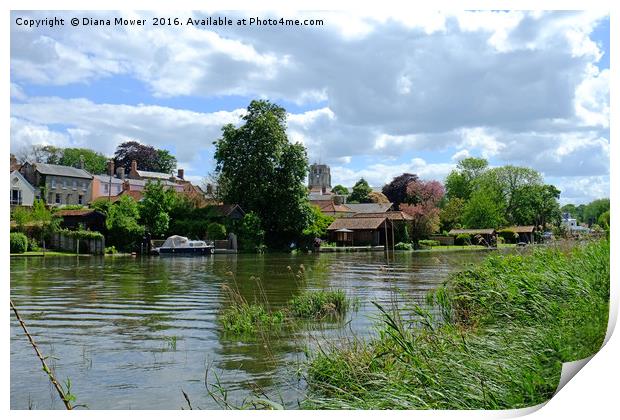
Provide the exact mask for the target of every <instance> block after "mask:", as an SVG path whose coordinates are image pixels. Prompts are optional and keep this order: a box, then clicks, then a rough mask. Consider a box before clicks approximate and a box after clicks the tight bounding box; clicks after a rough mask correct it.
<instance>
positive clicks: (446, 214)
mask: <svg viewBox="0 0 620 420" xmlns="http://www.w3.org/2000/svg"><path fill="white" fill-rule="evenodd" d="M464 207H465V200H464V199H462V198H458V197H454V198H450V199H449V200H448V202H447V203H446V204H445V206H444V207H443V208H442V209H441V212H440V213H439V220H440V223H441V230H442V231H443V230H447V231H450V230H452V229H458V228H460V227H461V226H462V223H463V209H464Z"/></svg>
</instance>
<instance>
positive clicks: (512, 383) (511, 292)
mask: <svg viewBox="0 0 620 420" xmlns="http://www.w3.org/2000/svg"><path fill="white" fill-rule="evenodd" d="M428 303H429V304H430V306H429V307H427V308H421V307H419V306H416V305H411V307H405V308H403V307H401V308H396V307H392V308H384V307H382V306H379V305H377V307H378V309H379V312H380V319H381V324H380V326H379V327H378V332H377V337H376V338H374V339H372V340H370V341H360V340H355V341H353V342H349V343H347V345H345V346H338V345H337V344H332V345H331V347H329V348H327V349H325V348H323V349H321V350H320V351H319V352H318V353H316V354H314V356H313V357H312V358H311V360H310V362H309V364H308V372H307V378H306V379H307V382H308V395H307V398H306V399H305V400H304V401H303V402H302V403H301V406H302V408H307V409H330V408H337V409H345V408H352V409H509V408H520V407H527V406H532V405H536V404H540V403H542V402H544V401H546V400H548V399H549V398H551V397H552V396H553V393H554V392H555V390H556V388H557V385H558V381H559V377H560V372H561V363H562V362H566V361H571V360H578V359H581V358H584V357H587V356H590V355H592V354H593V353H595V352H596V351H598V349H599V348H600V347H601V345H602V342H603V339H604V336H605V332H606V328H607V318H608V312H609V241H600V242H594V243H589V244H586V245H576V246H575V247H573V248H572V249H570V250H566V249H556V248H548V249H540V250H535V251H534V252H533V253H532V255H528V256H523V255H507V256H501V255H500V256H491V257H489V258H488V259H487V260H486V261H485V262H484V263H482V264H481V265H479V266H476V267H474V268H471V269H468V270H465V271H463V272H460V273H457V274H454V275H452V276H451V277H450V279H449V280H448V281H447V282H446V283H445V284H444V285H443V286H442V287H441V288H439V289H438V290H437V291H435V292H434V293H432V294H430V295H429V297H428Z"/></svg>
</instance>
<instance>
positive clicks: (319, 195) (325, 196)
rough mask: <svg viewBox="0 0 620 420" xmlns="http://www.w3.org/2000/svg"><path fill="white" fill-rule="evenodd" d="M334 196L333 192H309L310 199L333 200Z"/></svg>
mask: <svg viewBox="0 0 620 420" xmlns="http://www.w3.org/2000/svg"><path fill="white" fill-rule="evenodd" d="M333 198H334V195H333V194H322V193H320V192H318V193H316V192H311V193H309V194H308V200H310V201H331V200H332V199H333Z"/></svg>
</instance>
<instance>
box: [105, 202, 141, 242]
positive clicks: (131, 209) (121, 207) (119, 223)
mask: <svg viewBox="0 0 620 420" xmlns="http://www.w3.org/2000/svg"><path fill="white" fill-rule="evenodd" d="M139 217H140V211H139V206H138V203H136V202H135V200H134V199H133V198H131V197H128V196H122V197H121V198H120V199H119V200H118V201H117V202H116V203H115V204H113V205H112V206H110V207H109V210H108V217H107V218H106V227H107V229H108V237H107V243H108V245H112V246H115V247H117V248H118V249H120V250H122V251H133V250H135V249H136V247H137V244H138V243H139V242H140V241H141V239H142V235H144V228H143V227H142V226H141V225H140V224H139V223H138V220H139Z"/></svg>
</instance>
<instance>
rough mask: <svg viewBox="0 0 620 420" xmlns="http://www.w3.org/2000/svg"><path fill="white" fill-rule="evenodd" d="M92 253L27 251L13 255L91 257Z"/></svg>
mask: <svg viewBox="0 0 620 420" xmlns="http://www.w3.org/2000/svg"><path fill="white" fill-rule="evenodd" d="M90 256H92V255H91V254H76V253H75V252H64V251H45V252H43V251H26V252H22V253H20V254H11V257H90Z"/></svg>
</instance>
